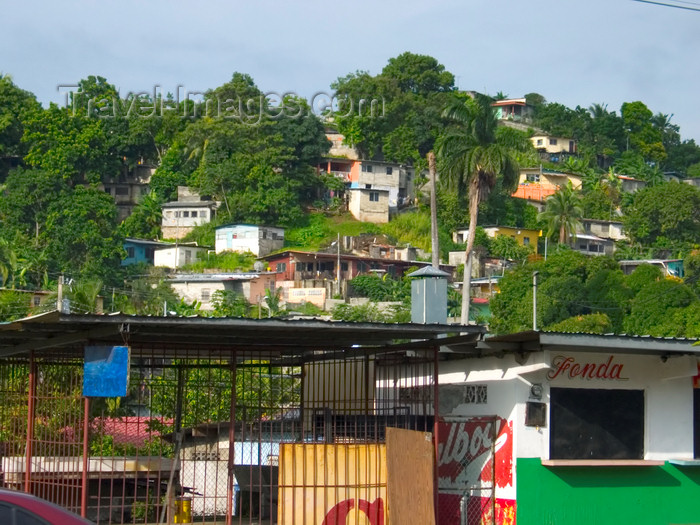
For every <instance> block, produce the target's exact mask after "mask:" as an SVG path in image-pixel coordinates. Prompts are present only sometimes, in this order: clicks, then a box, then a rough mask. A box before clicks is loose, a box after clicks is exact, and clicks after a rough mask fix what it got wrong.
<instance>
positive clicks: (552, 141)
mask: <svg viewBox="0 0 700 525" xmlns="http://www.w3.org/2000/svg"><path fill="white" fill-rule="evenodd" d="M549 145H550V146H556V145H557V139H549Z"/></svg>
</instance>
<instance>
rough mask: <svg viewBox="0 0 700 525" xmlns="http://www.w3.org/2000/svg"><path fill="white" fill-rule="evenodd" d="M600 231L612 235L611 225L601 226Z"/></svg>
mask: <svg viewBox="0 0 700 525" xmlns="http://www.w3.org/2000/svg"><path fill="white" fill-rule="evenodd" d="M600 231H601V233H610V225H609V224H601V226H600Z"/></svg>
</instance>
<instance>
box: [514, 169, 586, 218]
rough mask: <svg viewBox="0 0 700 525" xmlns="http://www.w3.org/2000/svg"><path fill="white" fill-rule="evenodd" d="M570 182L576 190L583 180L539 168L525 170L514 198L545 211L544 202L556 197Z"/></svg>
mask: <svg viewBox="0 0 700 525" xmlns="http://www.w3.org/2000/svg"><path fill="white" fill-rule="evenodd" d="M569 182H571V185H572V186H573V187H574V189H580V188H581V186H582V179H581V176H580V175H577V174H575V173H565V172H562V171H556V170H549V169H545V168H542V167H539V168H523V169H521V170H520V180H519V182H518V188H517V189H516V190H515V192H514V193H513V194H512V196H513V197H517V198H519V199H526V200H527V201H529V202H530V203H531V204H532V205H534V206H535V207H537V208H538V209H539V210H540V211H542V209H544V204H543V203H544V201H545V200H546V199H547V197H549V196H550V195H554V193H556V191H557V190H558V189H559V188H561V187H562V186H566V185H567V184H568V183H569Z"/></svg>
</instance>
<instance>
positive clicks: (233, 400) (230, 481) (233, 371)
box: [226, 350, 260, 525]
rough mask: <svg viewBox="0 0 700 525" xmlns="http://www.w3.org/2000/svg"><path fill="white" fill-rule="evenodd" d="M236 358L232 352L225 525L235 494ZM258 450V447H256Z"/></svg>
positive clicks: (231, 510) (228, 524) (230, 512)
mask: <svg viewBox="0 0 700 525" xmlns="http://www.w3.org/2000/svg"><path fill="white" fill-rule="evenodd" d="M237 361H238V358H237V355H236V351H235V350H234V352H233V361H232V362H231V412H230V414H229V420H230V424H229V429H228V447H229V448H228V480H227V483H226V491H227V500H226V525H231V524H232V523H233V498H234V497H235V492H234V490H233V485H234V482H235V480H236V476H235V475H234V472H233V466H234V465H235V464H236V463H235V462H236V448H235V445H234V443H235V441H236V372H237V370H236V364H237ZM258 448H260V447H258Z"/></svg>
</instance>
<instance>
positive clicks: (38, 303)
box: [32, 295, 41, 306]
mask: <svg viewBox="0 0 700 525" xmlns="http://www.w3.org/2000/svg"><path fill="white" fill-rule="evenodd" d="M32 303H33V304H34V306H41V297H39V296H38V295H35V296H34V298H33V300H32Z"/></svg>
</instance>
